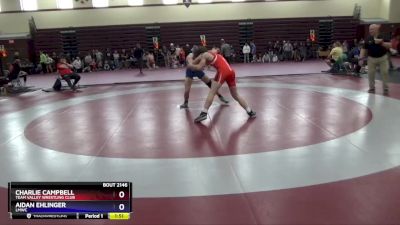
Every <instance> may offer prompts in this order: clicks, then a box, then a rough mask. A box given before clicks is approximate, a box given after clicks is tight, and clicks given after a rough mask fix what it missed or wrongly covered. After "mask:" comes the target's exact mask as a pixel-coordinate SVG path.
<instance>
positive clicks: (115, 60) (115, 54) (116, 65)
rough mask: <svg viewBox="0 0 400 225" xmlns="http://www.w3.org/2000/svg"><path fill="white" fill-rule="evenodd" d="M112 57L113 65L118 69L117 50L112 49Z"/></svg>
mask: <svg viewBox="0 0 400 225" xmlns="http://www.w3.org/2000/svg"><path fill="white" fill-rule="evenodd" d="M113 57H114V65H115V68H116V69H120V64H119V53H118V51H117V50H115V51H114V53H113Z"/></svg>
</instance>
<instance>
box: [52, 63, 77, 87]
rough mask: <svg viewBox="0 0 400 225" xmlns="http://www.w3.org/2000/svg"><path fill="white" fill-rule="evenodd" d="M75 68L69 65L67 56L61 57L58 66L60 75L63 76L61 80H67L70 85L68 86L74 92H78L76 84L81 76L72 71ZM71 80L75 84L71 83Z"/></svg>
mask: <svg viewBox="0 0 400 225" xmlns="http://www.w3.org/2000/svg"><path fill="white" fill-rule="evenodd" d="M72 68H73V66H72V65H71V64H68V63H67V60H66V58H65V56H61V57H60V62H59V63H58V64H57V70H58V73H59V74H60V76H61V79H63V80H65V81H66V82H67V83H68V86H69V87H70V88H71V89H72V90H74V91H75V90H76V84H78V82H79V80H80V79H81V76H79V74H77V73H74V72H73V71H72ZM71 80H74V83H73V84H72V83H71Z"/></svg>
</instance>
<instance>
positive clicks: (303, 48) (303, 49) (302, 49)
mask: <svg viewBox="0 0 400 225" xmlns="http://www.w3.org/2000/svg"><path fill="white" fill-rule="evenodd" d="M299 52H300V58H301V60H302V61H305V60H306V58H307V48H306V46H305V44H304V42H300V47H299Z"/></svg>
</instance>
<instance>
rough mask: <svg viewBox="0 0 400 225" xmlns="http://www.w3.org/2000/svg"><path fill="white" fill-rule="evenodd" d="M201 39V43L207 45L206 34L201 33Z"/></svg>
mask: <svg viewBox="0 0 400 225" xmlns="http://www.w3.org/2000/svg"><path fill="white" fill-rule="evenodd" d="M200 41H201V45H202V46H206V45H207V41H206V35H204V34H203V35H200Z"/></svg>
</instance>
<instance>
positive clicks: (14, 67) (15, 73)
mask: <svg viewBox="0 0 400 225" xmlns="http://www.w3.org/2000/svg"><path fill="white" fill-rule="evenodd" d="M21 73H24V75H25V78H24V79H25V81H26V73H25V72H23V71H22V70H21V60H20V59H18V58H16V59H15V60H14V62H13V63H12V64H11V65H10V67H9V74H8V76H7V78H8V80H9V81H10V82H11V83H13V81H16V82H15V83H17V84H20V82H19V78H20V77H19V76H20V74H21Z"/></svg>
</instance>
